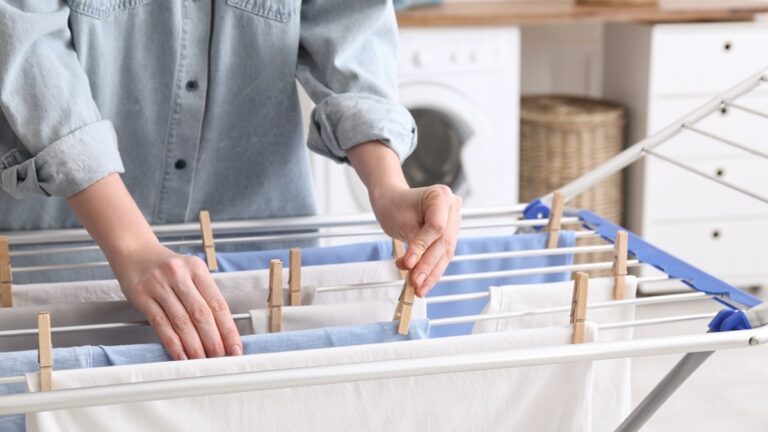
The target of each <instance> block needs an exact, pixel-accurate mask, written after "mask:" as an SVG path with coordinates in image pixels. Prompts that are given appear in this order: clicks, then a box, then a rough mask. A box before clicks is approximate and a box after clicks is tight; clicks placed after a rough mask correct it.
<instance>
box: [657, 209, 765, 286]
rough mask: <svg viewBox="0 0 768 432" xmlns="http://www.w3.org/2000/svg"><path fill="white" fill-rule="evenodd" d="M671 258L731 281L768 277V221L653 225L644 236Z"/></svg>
mask: <svg viewBox="0 0 768 432" xmlns="http://www.w3.org/2000/svg"><path fill="white" fill-rule="evenodd" d="M643 237H644V238H645V240H647V241H648V242H650V243H652V244H654V245H656V246H658V247H660V248H662V249H664V250H665V251H667V252H669V253H671V254H672V255H674V256H676V257H678V258H681V259H683V260H685V261H687V262H688V263H690V264H692V265H694V266H696V267H698V268H700V269H701V270H704V271H705V272H707V273H710V274H712V275H714V276H718V277H721V278H723V279H726V280H728V279H729V277H743V276H746V275H760V274H766V273H768V271H767V270H766V264H765V263H766V257H768V253H766V251H765V250H766V244H768V220H765V221H751V222H730V223H718V222H706V221H702V222H696V223H685V224H654V225H649V226H647V227H646V230H645V233H644V235H643Z"/></svg>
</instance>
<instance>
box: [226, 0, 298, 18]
mask: <svg viewBox="0 0 768 432" xmlns="http://www.w3.org/2000/svg"><path fill="white" fill-rule="evenodd" d="M227 4H229V5H230V6H232V7H235V8H238V9H241V10H244V11H246V12H249V13H252V14H254V15H257V16H260V17H263V18H266V19H269V20H272V21H277V22H281V23H287V22H289V21H291V20H292V19H293V18H294V17H295V16H296V15H298V14H299V11H300V10H301V0H227Z"/></svg>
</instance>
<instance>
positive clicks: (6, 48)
mask: <svg viewBox="0 0 768 432" xmlns="http://www.w3.org/2000/svg"><path fill="white" fill-rule="evenodd" d="M396 32H397V28H396V23H395V16H394V11H393V6H392V1H391V0H67V1H62V0H0V41H2V42H0V107H1V108H2V115H1V116H0V186H1V187H2V189H3V190H4V191H5V192H7V193H0V231H1V230H18V229H41V228H60V227H70V226H76V225H77V221H76V219H75V217H74V215H73V214H72V212H71V211H70V210H69V209H68V207H67V205H66V203H65V201H64V200H63V199H61V197H68V196H71V195H73V194H74V193H76V192H78V191H80V190H82V189H84V188H85V187H87V186H88V185H90V184H92V183H93V182H95V181H97V180H99V179H101V178H103V177H104V176H106V175H108V174H109V173H112V172H124V175H123V180H124V181H125V183H126V185H127V186H128V189H129V190H130V191H131V193H132V194H133V196H134V198H135V199H136V201H137V202H138V204H139V207H140V208H141V210H142V212H143V213H144V216H145V217H146V218H147V219H148V220H149V221H150V222H151V223H158V224H161V223H175V222H182V221H191V220H195V219H196V218H197V213H198V211H199V210H202V209H208V210H211V212H212V216H213V218H214V219H215V220H228V219H240V218H261V217H275V216H298V215H308V214H312V213H314V212H315V204H314V197H313V192H312V185H311V179H310V170H309V163H308V153H307V151H306V149H305V146H304V142H305V137H304V136H303V127H302V118H301V113H300V109H299V102H298V97H297V90H296V84H295V81H296V79H298V81H299V82H300V83H301V84H302V85H303V87H304V88H305V89H306V90H307V92H308V93H309V95H310V96H311V97H312V99H313V100H314V101H315V103H316V104H317V107H316V108H315V110H314V111H313V113H312V116H311V119H309V121H310V134H309V137H308V140H307V141H308V144H309V148H310V149H312V150H314V151H316V152H319V153H321V154H323V155H326V156H328V157H331V158H334V159H336V160H338V161H345V160H346V151H347V150H349V149H350V148H351V147H353V146H355V145H356V144H359V143H362V142H366V141H371V140H380V141H382V142H384V143H385V144H387V145H389V146H391V147H392V148H393V149H394V150H395V151H396V152H397V153H398V155H399V156H400V158H401V159H404V158H405V157H406V156H407V155H408V154H409V153H410V152H411V151H412V150H413V148H414V146H415V142H416V129H415V123H414V121H413V119H412V117H411V115H410V114H409V112H408V111H407V110H406V109H405V108H403V107H402V106H400V105H398V104H397V102H396V99H397V81H396V55H397V52H396V51H397V49H396V48H397V43H396V42H397V34H396ZM12 196H15V197H21V198H23V199H21V200H17V199H14V198H13V197H12Z"/></svg>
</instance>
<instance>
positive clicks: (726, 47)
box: [723, 41, 733, 52]
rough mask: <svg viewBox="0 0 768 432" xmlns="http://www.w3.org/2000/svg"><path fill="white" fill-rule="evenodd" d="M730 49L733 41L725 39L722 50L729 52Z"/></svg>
mask: <svg viewBox="0 0 768 432" xmlns="http://www.w3.org/2000/svg"><path fill="white" fill-rule="evenodd" d="M732 49H733V43H732V42H731V41H725V43H724V44H723V50H725V52H730V51H731V50H732Z"/></svg>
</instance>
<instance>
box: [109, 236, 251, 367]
mask: <svg viewBox="0 0 768 432" xmlns="http://www.w3.org/2000/svg"><path fill="white" fill-rule="evenodd" d="M117 261H118V262H115V263H113V265H112V268H113V270H114V271H115V274H116V275H117V278H118V280H119V281H120V286H121V287H122V289H123V292H124V293H125V296H126V297H127V298H128V300H129V301H130V302H131V303H132V304H133V305H134V306H136V307H137V308H138V309H139V310H140V311H141V312H142V313H143V314H144V315H145V316H146V317H147V319H148V320H149V323H150V324H151V325H152V327H153V328H154V330H155V332H156V333H157V335H158V336H159V337H160V340H161V341H162V343H163V345H164V346H165V349H166V350H167V351H168V353H169V354H170V355H171V357H172V358H174V359H176V360H186V359H189V358H193V359H196V358H206V357H221V356H224V355H241V354H242V353H243V348H242V342H241V340H240V334H239V333H238V331H237V327H236V326H235V322H234V320H233V319H232V314H231V313H230V310H229V306H228V305H227V302H226V301H225V300H224V297H223V296H222V295H221V292H220V291H219V288H218V287H217V286H216V283H215V282H214V281H213V278H212V277H211V275H210V273H209V272H208V268H207V267H206V265H205V263H204V262H203V261H202V260H201V259H200V258H198V257H194V256H183V255H179V254H176V253H174V252H173V251H171V250H169V249H168V248H166V247H164V246H162V245H160V243H159V242H155V244H154V245H152V246H150V247H148V248H146V249H144V250H143V253H142V254H137V255H134V256H133V257H131V258H127V259H126V258H123V259H120V260H117Z"/></svg>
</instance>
